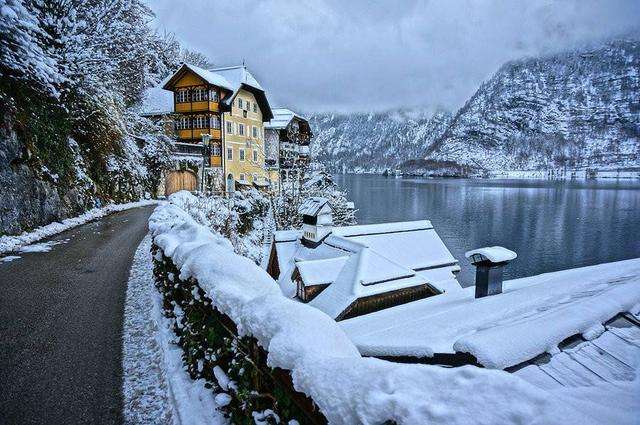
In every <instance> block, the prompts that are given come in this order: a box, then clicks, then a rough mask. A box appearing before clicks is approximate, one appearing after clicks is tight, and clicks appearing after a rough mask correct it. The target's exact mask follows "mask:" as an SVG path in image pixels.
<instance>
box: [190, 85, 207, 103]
mask: <svg viewBox="0 0 640 425" xmlns="http://www.w3.org/2000/svg"><path fill="white" fill-rule="evenodd" d="M191 98H192V99H193V101H194V102H202V101H204V100H207V89H204V88H202V87H198V88H195V89H193V91H192V93H191Z"/></svg>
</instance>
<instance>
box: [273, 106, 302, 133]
mask: <svg viewBox="0 0 640 425" xmlns="http://www.w3.org/2000/svg"><path fill="white" fill-rule="evenodd" d="M294 118H297V119H299V120H301V121H304V122H308V120H307V119H306V118H304V117H303V116H302V115H299V114H296V113H295V112H293V111H292V110H290V109H287V108H273V119H272V120H271V121H269V122H268V123H266V124H265V125H264V128H269V129H274V130H282V129H284V128H286V127H287V126H288V125H289V123H290V122H291V120H293V119H294Z"/></svg>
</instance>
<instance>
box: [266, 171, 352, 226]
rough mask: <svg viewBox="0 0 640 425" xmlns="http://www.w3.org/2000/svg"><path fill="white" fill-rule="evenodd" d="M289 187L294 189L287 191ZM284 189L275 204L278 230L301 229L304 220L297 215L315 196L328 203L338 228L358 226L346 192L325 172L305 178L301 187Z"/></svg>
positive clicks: (317, 172) (308, 174)
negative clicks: (305, 203) (299, 208)
mask: <svg viewBox="0 0 640 425" xmlns="http://www.w3.org/2000/svg"><path fill="white" fill-rule="evenodd" d="M288 185H289V186H291V188H288V187H287V186H288ZM283 186H284V187H285V189H283V190H282V194H281V196H278V197H276V198H275V200H274V204H275V216H276V222H277V226H278V229H291V228H295V229H297V228H300V227H301V226H302V217H301V216H300V214H299V213H298V207H299V206H300V204H301V203H302V202H304V200H305V199H307V198H309V197H313V196H319V197H322V198H326V199H328V200H329V204H330V205H331V209H332V210H333V222H334V224H335V225H337V226H349V225H352V224H356V214H355V212H356V211H355V209H354V208H353V204H352V203H350V202H349V200H348V199H347V196H346V194H345V192H344V191H343V190H342V189H340V188H339V187H338V185H337V184H335V182H334V181H333V179H332V178H331V175H330V174H329V173H328V172H326V171H324V170H322V169H321V170H316V171H310V172H308V173H306V175H305V176H304V177H303V178H302V182H301V184H300V185H297V183H295V184H291V183H289V182H283Z"/></svg>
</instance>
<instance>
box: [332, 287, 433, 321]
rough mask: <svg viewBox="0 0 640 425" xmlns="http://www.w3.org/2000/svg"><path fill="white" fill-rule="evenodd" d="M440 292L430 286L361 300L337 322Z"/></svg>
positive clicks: (352, 305)
mask: <svg viewBox="0 0 640 425" xmlns="http://www.w3.org/2000/svg"><path fill="white" fill-rule="evenodd" d="M437 293H438V292H437V291H436V290H435V289H433V288H432V287H431V286H429V285H419V286H413V287H411V288H404V289H399V290H397V291H391V292H386V293H383V294H378V295H371V296H368V297H363V298H359V299H357V300H356V301H354V302H353V303H352V304H351V305H350V306H349V307H348V308H347V309H345V310H344V311H343V312H342V313H340V315H339V316H338V317H337V318H336V321H339V320H345V319H350V318H352V317H356V316H362V315H363V314H368V313H373V312H374V311H379V310H383V309H385V308H389V307H394V306H397V305H400V304H406V303H409V302H412V301H417V300H420V299H423V298H427V297H431V296H433V295H436V294H437Z"/></svg>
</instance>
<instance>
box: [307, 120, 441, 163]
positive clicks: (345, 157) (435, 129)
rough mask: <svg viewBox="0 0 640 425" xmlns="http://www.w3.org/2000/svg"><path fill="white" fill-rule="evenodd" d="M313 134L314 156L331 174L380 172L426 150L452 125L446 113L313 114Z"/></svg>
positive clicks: (423, 153)
mask: <svg viewBox="0 0 640 425" xmlns="http://www.w3.org/2000/svg"><path fill="white" fill-rule="evenodd" d="M309 121H310V123H311V127H312V130H313V133H314V139H313V142H312V146H311V149H312V154H313V156H314V157H315V158H316V159H317V160H319V161H320V162H323V163H324V164H325V165H326V166H327V167H328V168H329V170H331V171H341V170H342V169H343V167H344V168H345V169H346V170H349V171H356V172H361V171H366V172H383V171H385V170H389V169H395V168H396V167H398V166H399V165H400V164H401V163H403V162H404V161H406V160H407V159H411V158H421V157H424V156H425V154H426V152H427V148H428V147H429V146H431V144H432V143H433V142H434V141H435V140H436V139H437V138H438V137H439V136H441V135H442V134H443V132H444V131H445V129H446V128H447V126H448V124H449V122H450V121H451V115H450V114H449V113H447V112H436V113H435V114H430V113H427V112H425V111H409V110H401V111H392V112H381V113H372V114H366V113H363V114H348V115H347V114H316V115H311V116H310V117H309Z"/></svg>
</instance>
